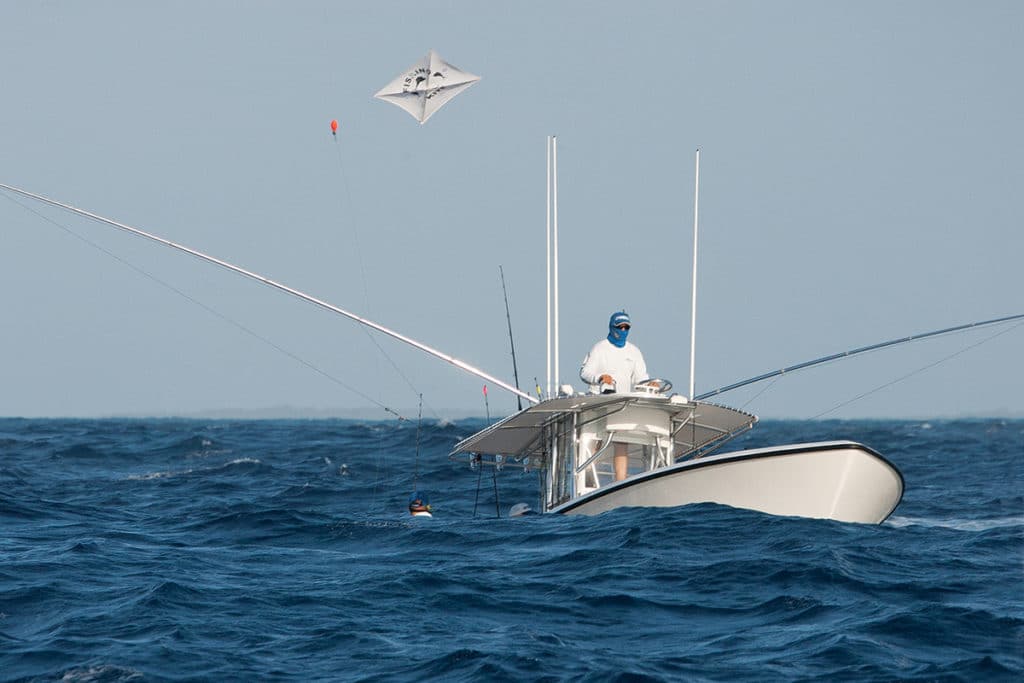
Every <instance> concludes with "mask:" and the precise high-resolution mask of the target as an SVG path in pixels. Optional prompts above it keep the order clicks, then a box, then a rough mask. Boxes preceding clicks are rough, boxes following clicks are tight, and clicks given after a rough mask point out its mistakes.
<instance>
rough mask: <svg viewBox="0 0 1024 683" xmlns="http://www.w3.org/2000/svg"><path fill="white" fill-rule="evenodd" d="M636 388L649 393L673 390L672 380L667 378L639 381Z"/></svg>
mask: <svg viewBox="0 0 1024 683" xmlns="http://www.w3.org/2000/svg"><path fill="white" fill-rule="evenodd" d="M635 389H636V390H637V391H643V392H645V393H648V394H667V393H668V392H669V391H671V390H672V382H670V381H669V380H667V379H660V378H651V379H645V380H644V381H643V382H637V384H636V387H635Z"/></svg>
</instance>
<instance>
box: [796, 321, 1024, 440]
mask: <svg viewBox="0 0 1024 683" xmlns="http://www.w3.org/2000/svg"><path fill="white" fill-rule="evenodd" d="M1021 325H1024V322H1020V323H1017V324H1016V325H1013V326H1012V327H1008V328H1006V329H1005V330H1001V331H999V332H996V333H995V334H993V335H992V336H991V337H986V338H985V339H982V340H981V341H978V342H975V343H974V344H971V345H970V346H965V347H964V348H962V349H960V350H958V351H956V352H954V353H951V354H950V355H948V356H946V357H944V358H940V359H939V360H937V361H935V362H934V363H929V364H928V365H925V366H922V367H920V368H918V369H917V370H914V371H913V372H909V373H907V374H906V375H903V376H902V377H898V378H896V379H894V380H892V381H891V382H886V383H885V384H882V385H881V386H877V387H875V388H874V389H871V390H870V391H866V392H864V393H863V394H860V395H859V396H854V397H853V398H851V399H849V400H847V401H843V402H842V403H839V404H838V405H835V406H833V407H831V408H829V409H828V410H826V411H824V412H822V413H818V414H817V415H815V416H814V417H812V418H810V419H812V420H817V419H818V418H819V417H822V416H824V415H828V414H829V413H831V412H834V411H836V410H839V409H840V408H842V407H844V406H848V405H850V404H851V403H853V402H855V401H859V400H860V399H862V398H865V397H867V396H870V395H871V394H874V393H876V392H878V391H881V390H882V389H885V388H887V387H891V386H892V385H894V384H898V383H900V382H902V381H903V380H905V379H909V378H911V377H913V376H914V375H917V374H919V373H922V372H924V371H925V370H930V369H931V368H934V367H935V366H937V365H941V364H942V363H945V362H946V361H948V360H951V359H953V358H956V357H957V356H959V355H960V354H962V353H966V352H968V351H970V350H971V349H974V348H977V347H979V346H981V345H982V344H985V343H987V342H990V341H992V340H993V339H995V338H996V337H1001V336H1002V335H1004V334H1006V333H1007V332H1012V331H1013V330H1015V329H1017V328H1018V327H1020V326H1021Z"/></svg>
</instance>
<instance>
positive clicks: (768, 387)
mask: <svg viewBox="0 0 1024 683" xmlns="http://www.w3.org/2000/svg"><path fill="white" fill-rule="evenodd" d="M778 381H779V378H778V377H776V378H775V379H773V380H772V381H771V382H769V383H768V384H767V385H766V386H765V387H764V388H763V389H761V391H759V392H757V393H756V394H754V395H753V396H751V397H750V399H748V400H747V402H746V403H744V404H743V405H741V406H740V410H744V409H746V407H747V406H749V405H750V404H751V403H753V402H754V401H755V400H757V397H758V396H760V395H761V394H763V393H764V392H766V391H768V390H769V389H771V388H772V387H773V386H775V383H776V382H778Z"/></svg>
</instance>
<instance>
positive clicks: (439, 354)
mask: <svg viewBox="0 0 1024 683" xmlns="http://www.w3.org/2000/svg"><path fill="white" fill-rule="evenodd" d="M0 189H4V190H8V191H10V192H14V193H16V194H19V195H21V196H23V197H28V198H29V199H34V200H36V201H38V202H42V203H43V204H49V205H50V206H55V207H57V208H59V209H64V210H65V211H70V212H71V213H74V214H77V215H79V216H84V217H85V218H91V219H92V220H94V221H98V222H100V223H106V224H107V225H110V226H113V227H115V228H118V229H119V230H124V231H125V232H129V233H132V234H133V235H138V236H139V237H144V238H146V239H148V240H152V241H153V242H158V243H160V244H163V245H164V246H168V247H171V248H172V249H177V250H178V251H183V252H185V253H186V254H190V255H192V256H195V257H196V258H198V259H201V260H203V261H207V262H209V263H212V264H214V265H217V266H220V267H221V268H225V269H227V270H230V271H233V272H235V273H238V274H239V275H243V276H245V277H247V278H249V279H251V280H256V281H257V282H262V283H263V284H265V285H268V286H270V287H273V288H275V289H279V290H281V291H282V292H284V293H286V294H290V295H292V296H294V297H296V298H299V299H302V300H303V301H308V302H309V303H311V304H315V305H317V306H319V307H321V308H325V309H327V310H328V311H332V312H334V313H337V314H339V315H343V316H345V317H346V318H348V319H350V320H353V321H355V322H357V323H359V324H360V325H365V326H366V327H369V328H371V329H374V330H377V331H378V332H381V333H383V334H386V335H388V336H389V337H392V338H394V339H397V340H398V341H400V342H404V343H406V344H408V345H409V346H413V347H415V348H417V349H419V350H420V351H423V352H425V353H428V354H430V355H431V356H434V357H435V358H440V359H441V360H443V361H445V362H446V363H449V364H451V365H454V366H455V367H457V368H459V369H460V370H463V371H465V372H468V373H469V374H471V375H475V376H477V377H479V378H481V379H485V380H487V381H488V382H492V383H493V384H495V385H496V386H499V387H501V388H502V389H504V390H505V391H509V392H512V393H513V394H515V395H517V396H521V397H522V398H525V399H526V400H527V401H530V402H531V403H539V402H540V401H539V400H538V399H536V398H534V397H533V396H530V395H529V394H528V393H526V392H524V391H520V390H519V389H517V388H515V387H513V386H512V385H510V384H507V383H506V382H503V381H501V380H500V379H498V378H496V377H493V376H491V375H489V374H487V373H486V372H484V371H483V370H480V369H478V368H475V367H473V366H472V365H470V364H468V363H466V362H465V361H462V360H459V359H458V358H455V357H454V356H450V355H448V354H447V353H444V352H443V351H438V350H437V349H435V348H432V347H430V346H427V345H426V344H424V343H422V342H418V341H416V340H415V339H412V338H410V337H407V336H405V335H404V334H401V333H399V332H395V331H394V330H391V329H388V328H387V327H384V326H383V325H381V324H379V323H375V322H373V321H372V320H368V319H366V318H363V317H360V316H358V315H356V314H355V313H350V312H348V311H346V310H344V309H342V308H338V307H337V306H334V305H333V304H329V303H327V302H326V301H323V300H322V299H317V298H316V297H314V296H310V295H309V294H306V293H304V292H300V291H299V290H297V289H293V288H291V287H289V286H287V285H283V284H281V283H279V282H275V281H274V280H271V279H270V278H267V277H264V276H263V275H260V274H259V273H254V272H252V271H249V270H246V269H245V268H241V267H240V266H236V265H234V264H233V263H228V262H227V261H223V260H221V259H219V258H216V257H214V256H210V255H209V254H204V253H203V252H201V251H197V250H195V249H192V248H190V247H186V246H184V245H181V244H177V243H175V242H171V241H170V240H167V239H164V238H163V237H159V236H157V235H153V234H151V233H148V232H145V231H143V230H139V229H138V228H133V227H132V226H130V225H125V224H124V223H118V222H117V221H115V220H112V219H110V218H104V217H103V216H100V215H97V214H95V213H91V212H89V211H85V210H84V209H79V208H77V207H74V206H71V205H70V204H64V203H63V202H58V201H57V200H55V199H50V198H49V197H44V196H43V195H39V194H34V193H32V192H28V191H26V190H21V189H18V188H17V187H11V186H10V185H4V184H3V183H0Z"/></svg>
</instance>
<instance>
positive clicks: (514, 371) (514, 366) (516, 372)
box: [498, 265, 523, 410]
mask: <svg viewBox="0 0 1024 683" xmlns="http://www.w3.org/2000/svg"><path fill="white" fill-rule="evenodd" d="M498 272H499V273H500V274H501V293H502V294H504V295H505V320H506V321H507V322H508V345H509V346H510V347H512V377H513V378H514V379H515V382H516V389H518V388H519V366H518V365H517V364H516V342H515V339H514V338H513V337H512V314H511V313H509V311H508V290H507V289H505V271H504V270H503V269H502V267H501V266H500V265H499V266H498ZM516 405H517V406H518V408H519V410H522V409H523V399H522V397H520V396H518V395H517V396H516Z"/></svg>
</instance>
